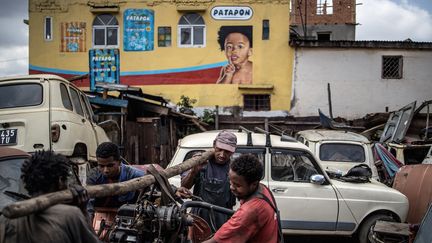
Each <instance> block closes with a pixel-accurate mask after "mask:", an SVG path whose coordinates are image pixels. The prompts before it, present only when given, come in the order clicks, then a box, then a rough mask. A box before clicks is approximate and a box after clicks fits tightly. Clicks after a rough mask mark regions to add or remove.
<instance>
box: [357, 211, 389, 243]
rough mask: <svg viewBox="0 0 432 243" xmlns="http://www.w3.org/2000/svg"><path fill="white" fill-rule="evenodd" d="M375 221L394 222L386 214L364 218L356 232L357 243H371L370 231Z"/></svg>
mask: <svg viewBox="0 0 432 243" xmlns="http://www.w3.org/2000/svg"><path fill="white" fill-rule="evenodd" d="M377 220H383V221H392V222H394V221H395V220H394V219H393V218H392V217H390V216H389V215H386V214H375V215H371V216H369V217H368V218H366V219H365V220H364V221H363V223H362V224H361V226H360V229H359V231H358V242H359V243H373V242H375V241H373V240H372V233H373V232H372V230H373V226H374V225H375V223H376V221H377Z"/></svg>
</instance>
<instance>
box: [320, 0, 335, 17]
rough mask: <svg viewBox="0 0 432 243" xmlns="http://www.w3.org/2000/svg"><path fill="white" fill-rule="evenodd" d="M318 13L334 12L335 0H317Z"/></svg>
mask: <svg viewBox="0 0 432 243" xmlns="http://www.w3.org/2000/svg"><path fill="white" fill-rule="evenodd" d="M316 13H317V15H327V14H333V0H317V12H316Z"/></svg>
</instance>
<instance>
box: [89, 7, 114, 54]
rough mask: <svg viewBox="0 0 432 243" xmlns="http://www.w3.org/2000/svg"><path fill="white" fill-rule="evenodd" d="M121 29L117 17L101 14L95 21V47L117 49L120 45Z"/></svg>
mask: <svg viewBox="0 0 432 243" xmlns="http://www.w3.org/2000/svg"><path fill="white" fill-rule="evenodd" d="M118 33H119V27H118V21H117V19H116V17H114V16H112V15H111V14H101V15H98V16H96V18H95V19H94V21H93V47H95V48H115V47H118V43H119V35H118Z"/></svg>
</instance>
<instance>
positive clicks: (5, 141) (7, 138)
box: [0, 129, 18, 145]
mask: <svg viewBox="0 0 432 243" xmlns="http://www.w3.org/2000/svg"><path fill="white" fill-rule="evenodd" d="M17 133H18V129H4V130H0V145H14V144H17Z"/></svg>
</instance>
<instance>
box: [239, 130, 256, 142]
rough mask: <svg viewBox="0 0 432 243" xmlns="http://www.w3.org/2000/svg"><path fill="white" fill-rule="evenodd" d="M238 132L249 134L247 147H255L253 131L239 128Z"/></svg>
mask: <svg viewBox="0 0 432 243" xmlns="http://www.w3.org/2000/svg"><path fill="white" fill-rule="evenodd" d="M238 131H239V132H245V133H246V134H247V141H246V146H253V144H252V131H250V130H248V129H246V128H245V127H243V126H239V129H238Z"/></svg>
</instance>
